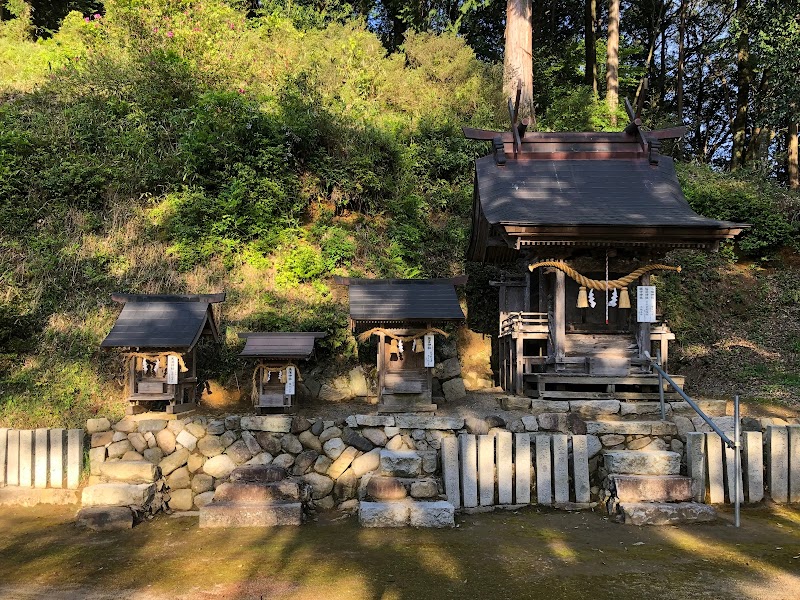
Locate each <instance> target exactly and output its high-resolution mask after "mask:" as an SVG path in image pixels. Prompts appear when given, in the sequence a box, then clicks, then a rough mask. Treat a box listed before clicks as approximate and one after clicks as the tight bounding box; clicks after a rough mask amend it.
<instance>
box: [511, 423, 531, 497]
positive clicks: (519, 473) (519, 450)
mask: <svg viewBox="0 0 800 600" xmlns="http://www.w3.org/2000/svg"><path fill="white" fill-rule="evenodd" d="M530 501H531V436H530V435H528V434H527V433H517V434H516V435H514V502H515V503H517V504H530Z"/></svg>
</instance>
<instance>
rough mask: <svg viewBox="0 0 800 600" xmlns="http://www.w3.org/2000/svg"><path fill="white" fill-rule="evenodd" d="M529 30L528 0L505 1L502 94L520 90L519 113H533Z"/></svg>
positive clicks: (530, 27)
mask: <svg viewBox="0 0 800 600" xmlns="http://www.w3.org/2000/svg"><path fill="white" fill-rule="evenodd" d="M532 50H533V30H532V24H531V0H508V3H507V4H506V46H505V64H504V73H503V93H504V94H505V95H506V96H508V97H511V98H513V97H514V96H516V93H517V88H520V89H522V97H521V99H520V106H519V116H520V118H527V117H530V116H532V115H533V56H532V54H531V53H532Z"/></svg>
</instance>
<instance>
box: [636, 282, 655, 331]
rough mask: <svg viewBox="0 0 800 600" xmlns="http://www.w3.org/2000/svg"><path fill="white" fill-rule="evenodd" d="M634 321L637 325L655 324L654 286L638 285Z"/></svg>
mask: <svg viewBox="0 0 800 600" xmlns="http://www.w3.org/2000/svg"><path fill="white" fill-rule="evenodd" d="M636 320H637V321H638V322H639V323H655V322H656V286H654V285H640V286H638V287H637V288H636Z"/></svg>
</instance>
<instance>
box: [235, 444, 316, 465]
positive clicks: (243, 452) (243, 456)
mask: <svg viewBox="0 0 800 600" xmlns="http://www.w3.org/2000/svg"><path fill="white" fill-rule="evenodd" d="M297 445H298V446H299V445H300V442H297ZM301 449H302V447H301ZM225 454H226V455H227V456H229V457H230V459H231V460H232V461H233V462H234V463H236V464H237V465H243V464H244V463H246V462H247V461H248V460H250V459H251V458H253V455H252V453H251V452H250V450H248V448H247V444H245V443H244V442H243V441H242V440H237V441H235V442H234V443H232V444H231V445H230V446H228V447H227V448H225Z"/></svg>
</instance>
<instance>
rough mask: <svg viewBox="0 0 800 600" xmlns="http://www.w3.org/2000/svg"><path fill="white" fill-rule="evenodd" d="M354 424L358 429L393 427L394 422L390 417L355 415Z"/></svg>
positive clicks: (392, 417)
mask: <svg viewBox="0 0 800 600" xmlns="http://www.w3.org/2000/svg"><path fill="white" fill-rule="evenodd" d="M356 423H357V424H358V426H359V427H394V424H395V421H394V416H392V415H356Z"/></svg>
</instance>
